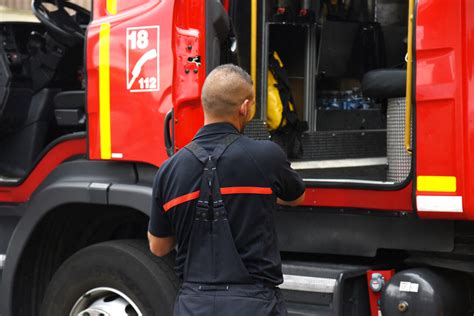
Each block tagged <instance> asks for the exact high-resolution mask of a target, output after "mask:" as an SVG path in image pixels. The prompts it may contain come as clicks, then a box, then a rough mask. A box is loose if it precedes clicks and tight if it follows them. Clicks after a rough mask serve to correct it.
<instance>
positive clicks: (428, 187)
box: [416, 176, 456, 192]
mask: <svg viewBox="0 0 474 316" xmlns="http://www.w3.org/2000/svg"><path fill="white" fill-rule="evenodd" d="M416 186H417V190H418V191H423V192H456V177H441V176H418V178H417V184H416Z"/></svg>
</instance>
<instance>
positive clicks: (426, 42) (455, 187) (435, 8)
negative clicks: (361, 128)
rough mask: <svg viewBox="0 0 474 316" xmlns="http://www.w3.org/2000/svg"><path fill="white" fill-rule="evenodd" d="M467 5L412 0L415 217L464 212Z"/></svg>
mask: <svg viewBox="0 0 474 316" xmlns="http://www.w3.org/2000/svg"><path fill="white" fill-rule="evenodd" d="M466 6H467V7H466ZM469 7H470V8H469ZM472 9H473V6H472V4H471V1H454V2H452V3H450V4H449V5H447V4H446V2H443V1H428V0H423V1H418V2H417V9H416V13H417V15H416V32H415V36H416V37H415V42H416V72H415V77H416V85H415V89H416V90H415V96H416V105H415V108H416V110H415V113H416V114H415V118H416V128H415V130H416V132H415V133H416V138H415V139H416V146H415V154H416V176H417V177H416V181H417V183H416V203H417V209H418V213H419V215H420V216H421V217H436V218H467V217H469V214H466V212H465V207H466V205H465V203H466V193H467V191H466V189H467V187H466V185H468V183H467V179H468V178H467V177H466V176H465V175H466V173H465V172H466V171H468V170H469V168H468V164H470V161H469V159H466V157H468V156H469V152H467V149H468V148H469V146H468V139H467V138H468V137H469V132H468V129H467V128H468V115H469V113H468V102H467V98H466V89H465V88H466V85H467V84H465V83H466V82H468V78H466V76H467V72H466V69H467V68H468V65H469V63H467V61H468V59H466V56H468V53H467V46H466V45H465V38H464V37H466V36H467V33H466V32H467V31H466V28H467V27H468V26H469V25H468V23H467V21H468V18H467V17H466V14H469V15H470V16H471V18H472V14H471V12H472ZM471 24H472V23H471ZM470 27H471V28H472V26H470ZM471 63H472V62H471ZM470 69H471V70H470V71H472V65H471V68H470ZM471 112H472V111H471ZM471 114H472V113H471ZM471 122H472V116H471ZM463 195H464V196H463Z"/></svg>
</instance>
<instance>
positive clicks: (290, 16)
mask: <svg viewBox="0 0 474 316" xmlns="http://www.w3.org/2000/svg"><path fill="white" fill-rule="evenodd" d="M32 10H33V13H34V14H35V15H36V17H37V18H38V19H39V20H40V22H41V23H20V22H11V23H9V22H2V23H1V24H0V43H1V45H0V216H1V220H0V268H1V283H0V308H1V309H0V313H1V315H3V316H9V315H13V316H31V315H74V316H76V315H79V316H86V315H170V314H171V313H172V308H173V302H174V297H175V293H176V290H177V288H178V280H176V277H175V274H174V272H173V269H172V268H173V258H172V257H171V256H169V257H165V258H158V257H154V256H152V255H151V254H150V253H149V251H148V249H147V248H148V245H147V242H146V240H145V238H146V230H147V223H148V215H149V213H150V205H151V200H152V197H151V192H152V182H153V177H154V174H155V172H156V170H157V169H158V168H159V167H160V164H161V163H162V162H163V161H164V160H166V159H167V158H168V157H169V156H170V155H172V154H173V153H174V152H176V151H178V150H180V148H182V147H183V146H184V145H185V144H186V143H187V142H189V141H190V140H191V138H192V137H193V135H194V134H195V132H196V131H197V130H198V129H199V128H200V126H202V124H203V117H202V108H201V104H200V89H201V86H202V84H203V82H204V79H205V77H206V74H207V73H209V72H210V71H211V70H212V69H213V68H214V67H216V66H217V65H219V64H223V63H229V62H230V63H235V64H239V65H240V66H242V67H243V68H244V69H246V70H248V71H249V72H250V73H251V76H252V78H253V81H254V85H255V91H256V96H257V100H256V101H257V105H256V114H255V118H254V120H253V121H252V123H251V124H250V125H249V126H248V127H247V129H246V131H245V133H246V134H247V135H248V136H249V137H253V138H256V139H265V140H271V141H275V137H274V136H275V135H276V134H278V132H279V131H278V129H276V130H271V128H270V127H269V124H267V113H269V112H268V111H269V110H270V108H271V107H272V106H274V105H272V103H271V102H270V97H269V94H268V93H267V91H268V86H269V81H270V80H269V78H270V75H269V71H268V69H269V58H270V56H272V53H274V52H277V53H278V56H280V58H281V60H282V62H283V64H284V68H285V71H286V73H287V78H286V79H287V81H288V85H289V87H290V90H291V94H292V102H293V105H294V110H295V112H296V113H297V115H298V118H299V120H300V121H302V122H306V123H307V130H306V131H304V132H303V133H302V134H301V135H300V137H299V138H300V139H299V144H301V149H302V150H301V151H300V152H299V153H298V155H293V156H292V155H290V156H292V157H293V158H291V161H292V165H293V167H294V168H295V169H297V170H298V172H300V173H301V175H302V177H303V178H304V180H305V182H306V185H307V192H306V200H305V202H304V205H303V206H301V207H297V208H280V209H279V210H278V211H277V212H276V214H275V223H276V226H277V230H278V238H279V244H280V247H281V251H282V258H283V272H284V278H285V282H284V283H283V284H282V285H281V288H282V289H283V291H284V295H285V299H286V301H287V305H288V310H289V313H290V315H371V316H376V315H384V316H387V315H388V316H390V315H418V316H419V315H456V316H458V315H472V314H473V312H474V295H473V294H472V293H474V292H473V290H474V287H473V286H474V280H473V277H472V276H473V273H474V224H473V223H474V222H473V221H474V165H473V162H474V75H473V74H474V59H473V58H472V56H474V2H473V1H471V0H452V1H439V0H418V1H414V0H314V1H307V0H305V1H298V0H294V1H288V0H287V1H281V0H279V1H276V0H250V1H236V0H225V1H219V0H206V1H203V0H127V1H120V0H96V1H94V4H93V7H92V8H87V9H86V8H82V7H80V6H78V5H75V4H74V3H71V2H69V1H68V0H54V1H53V0H33V3H32ZM273 80H274V79H273Z"/></svg>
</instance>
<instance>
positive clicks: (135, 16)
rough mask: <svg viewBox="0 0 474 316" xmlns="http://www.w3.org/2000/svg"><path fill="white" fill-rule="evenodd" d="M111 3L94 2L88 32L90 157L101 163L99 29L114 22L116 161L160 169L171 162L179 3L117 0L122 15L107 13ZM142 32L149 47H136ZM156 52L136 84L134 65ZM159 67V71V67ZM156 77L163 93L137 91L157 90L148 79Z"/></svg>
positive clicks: (112, 67) (112, 68)
mask: <svg viewBox="0 0 474 316" xmlns="http://www.w3.org/2000/svg"><path fill="white" fill-rule="evenodd" d="M106 4H107V3H106V1H105V0H102V1H95V4H94V20H93V22H92V23H91V24H90V26H89V29H88V39H87V72H88V119H89V120H88V128H89V130H88V131H89V155H90V158H91V159H101V148H100V144H101V143H100V138H101V126H100V104H99V100H100V98H99V96H100V92H101V91H99V30H100V27H101V24H103V23H110V26H111V27H110V90H111V91H110V141H111V152H112V159H117V160H128V161H141V162H147V163H151V164H154V165H157V166H158V165H160V164H161V163H162V162H163V161H164V160H165V159H166V158H167V155H166V151H165V146H164V138H163V128H164V126H163V123H164V118H165V115H166V113H167V112H168V111H169V110H171V109H172V98H171V93H172V88H171V85H172V75H173V53H172V50H171V48H172V30H173V27H172V25H173V13H174V12H175V10H174V1H172V0H163V1H159V0H153V1H148V0H133V1H127V2H125V1H123V2H122V1H118V2H117V5H118V7H117V13H116V14H113V15H111V14H108V13H107V10H106ZM141 30H147V45H146V46H141V45H140V44H138V45H137V44H136V43H137V42H136V41H135V44H132V43H133V41H132V40H131V37H132V35H133V34H135V35H136V34H137V33H138V32H140V31H141ZM134 31H135V33H133V32H134ZM157 34H159V35H158V36H157ZM135 40H136V39H135ZM138 40H139V39H138ZM137 46H138V47H137ZM152 48H156V49H157V57H156V58H151V59H150V60H147V61H146V62H145V63H144V64H143V67H142V70H141V71H140V72H139V73H138V74H139V75H138V77H137V78H135V80H133V79H132V77H133V76H132V71H133V69H134V67H135V66H136V65H137V64H138V61H139V60H140V57H142V56H144V55H145V53H147V52H148V51H150V50H151V49H152ZM156 59H157V60H158V61H157V60H156ZM157 64H158V65H159V69H156V66H157ZM127 65H128V66H127ZM127 67H128V70H127ZM139 68H140V67H139ZM156 75H157V77H158V78H157V82H156V87H157V89H155V90H158V91H133V90H140V89H143V90H147V89H145V88H148V87H150V88H153V87H155V85H151V84H150V81H148V82H147V81H146V80H145V79H146V78H148V77H155V76H156ZM130 83H132V84H130ZM152 90H153V89H152ZM102 92H103V91H102ZM102 136H103V135H102Z"/></svg>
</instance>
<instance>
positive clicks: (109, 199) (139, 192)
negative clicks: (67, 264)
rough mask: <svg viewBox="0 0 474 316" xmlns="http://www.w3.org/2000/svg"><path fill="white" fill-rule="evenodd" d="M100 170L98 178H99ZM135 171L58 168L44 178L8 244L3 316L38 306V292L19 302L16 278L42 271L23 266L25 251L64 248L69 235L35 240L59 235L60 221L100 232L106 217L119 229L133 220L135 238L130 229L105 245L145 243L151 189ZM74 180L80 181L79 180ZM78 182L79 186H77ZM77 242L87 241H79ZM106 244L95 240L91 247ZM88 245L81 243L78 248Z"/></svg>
mask: <svg viewBox="0 0 474 316" xmlns="http://www.w3.org/2000/svg"><path fill="white" fill-rule="evenodd" d="M99 169H100V170H102V171H103V172H102V173H101V172H100V170H99ZM137 169H140V168H137V166H136V165H134V164H132V163H104V162H92V161H73V162H68V163H65V164H64V165H62V166H60V167H58V169H56V170H55V171H54V172H53V173H52V174H51V175H50V176H49V177H48V179H47V180H46V181H45V183H44V184H43V185H41V186H40V188H39V189H38V190H37V191H36V192H35V193H34V195H33V196H32V198H31V200H30V201H29V202H27V203H26V205H25V207H24V208H23V209H24V213H23V215H22V217H21V219H20V221H19V223H18V225H17V227H16V228H15V230H14V233H13V235H12V237H11V239H10V242H9V246H8V250H7V259H6V262H5V266H4V269H3V273H2V282H1V287H0V304H1V314H2V315H6V316H8V315H17V316H21V315H31V312H32V310H31V308H36V307H35V306H34V305H35V304H39V303H40V302H38V301H37V300H38V299H40V297H41V295H42V294H44V293H41V290H40V291H39V292H38V293H29V294H30V296H27V297H25V298H23V299H22V300H20V301H18V299H17V297H16V294H18V291H20V292H22V290H19V289H18V288H17V287H16V284H17V283H19V282H18V281H19V278H21V277H23V278H26V279H28V277H30V276H29V275H25V272H26V273H32V274H34V273H35V271H38V270H41V267H37V266H36V265H35V263H32V262H29V263H25V260H28V259H30V258H31V253H29V252H28V251H29V249H30V248H31V247H32V245H35V244H37V243H43V245H42V247H44V246H45V245H46V248H50V249H49V250H51V251H57V249H55V248H54V246H55V245H56V246H58V245H59V244H61V242H63V243H64V242H68V240H69V239H68V238H70V237H71V233H72V232H74V229H73V230H71V231H69V232H65V235H63V236H61V235H60V234H59V237H62V238H57V239H54V240H46V241H38V240H34V237H35V234H40V233H41V231H48V232H50V233H51V232H52V233H58V231H55V229H56V228H58V227H60V226H61V225H60V223H61V220H62V219H64V218H68V219H69V220H72V219H74V220H75V219H82V221H87V220H91V219H92V220H93V221H94V220H95V221H99V223H96V225H98V226H99V227H100V226H101V225H105V223H106V219H105V218H106V217H107V216H110V215H113V216H115V218H116V220H118V223H120V218H121V219H125V218H130V217H132V218H133V219H134V220H135V221H136V222H137V223H139V224H137V225H138V226H140V227H138V226H137V229H138V230H139V231H140V232H139V233H137V231H133V229H131V228H130V226H129V227H128V230H123V231H122V232H121V233H117V234H115V235H111V236H110V238H111V239H105V240H113V239H119V238H146V225H147V223H148V217H149V214H150V208H151V195H152V183H151V181H150V179H152V176H151V175H148V176H144V177H143V178H145V179H147V180H146V181H144V182H140V181H139V173H140V172H138V171H137ZM142 169H143V168H142ZM144 169H145V173H148V174H154V172H155V171H156V168H144ZM141 172H143V170H142V171H141ZM88 173H89V174H94V176H89V175H88ZM79 174H80V175H81V176H78V175H79ZM81 179H82V181H79V180H81ZM48 225H52V226H48ZM137 234H138V235H137ZM82 238H86V237H84V236H82ZM86 239H87V238H86ZM105 240H104V238H97V240H96V241H97V242H100V241H105ZM92 243H93V242H92ZM92 243H88V242H87V241H84V242H83V246H84V247H85V246H87V245H90V244H92ZM78 245H79V244H77V245H76V248H74V247H72V248H73V249H75V251H77V250H79V249H80V248H77V246H78ZM59 247H63V246H59ZM41 249H44V248H41ZM61 253H62V254H63V255H58V256H56V257H55V258H53V259H51V260H53V263H52V265H53V266H55V267H56V268H57V267H59V265H60V263H61V262H62V261H64V260H65V259H66V258H67V256H64V254H68V253H67V251H66V252H61ZM71 254H72V253H71ZM69 255H70V254H69ZM36 259H37V258H35V262H36ZM28 265H29V266H30V269H28V270H29V271H24V267H25V266H28ZM53 272H54V271H53ZM51 275H52V274H51ZM51 275H50V277H51ZM44 277H47V276H44ZM23 283H25V282H23ZM28 285H29V286H30V287H34V286H31V285H32V284H28ZM26 287H28V286H26ZM25 294H27V293H22V295H25ZM35 299H36V301H35ZM28 300H31V304H29V305H31V306H29V307H28V306H22V305H23V304H24V303H25V302H26V301H28ZM18 306H22V307H21V308H20V309H21V310H20V311H18V310H16V309H17V308H18Z"/></svg>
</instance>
